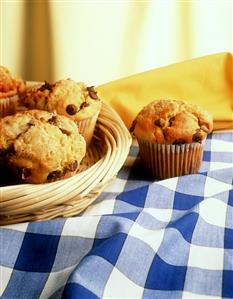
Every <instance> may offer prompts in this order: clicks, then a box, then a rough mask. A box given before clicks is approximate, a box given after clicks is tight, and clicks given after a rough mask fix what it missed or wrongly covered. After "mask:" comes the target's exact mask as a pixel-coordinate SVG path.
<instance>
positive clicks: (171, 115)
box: [130, 99, 213, 144]
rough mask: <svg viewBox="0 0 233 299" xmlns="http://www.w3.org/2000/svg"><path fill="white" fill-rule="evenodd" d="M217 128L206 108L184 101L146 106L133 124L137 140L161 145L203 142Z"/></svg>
mask: <svg viewBox="0 0 233 299" xmlns="http://www.w3.org/2000/svg"><path fill="white" fill-rule="evenodd" d="M212 129H213V119H212V116H211V115H210V114H209V113H208V112H207V111H205V110H204V109H203V108H201V107H199V106H197V105H193V104H190V103H187V102H185V101H180V100H169V99H168V100H166V99H161V100H157V101H153V102H152V103H150V104H149V105H147V106H146V107H144V108H143V109H142V110H141V111H140V113H139V114H138V115H137V117H136V118H135V120H134V121H133V123H132V126H131V128H130V131H131V132H132V133H133V134H134V135H135V137H136V138H139V139H143V140H147V141H149V142H151V143H159V144H183V143H192V142H200V143H201V142H202V140H203V139H205V138H206V135H207V134H208V133H210V132H211V131H212Z"/></svg>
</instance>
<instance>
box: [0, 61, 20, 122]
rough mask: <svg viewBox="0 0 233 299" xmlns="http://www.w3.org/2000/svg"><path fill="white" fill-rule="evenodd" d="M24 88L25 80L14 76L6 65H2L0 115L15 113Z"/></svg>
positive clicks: (0, 71) (0, 75)
mask: <svg viewBox="0 0 233 299" xmlns="http://www.w3.org/2000/svg"><path fill="white" fill-rule="evenodd" d="M24 90H25V84H24V81H23V80H22V79H20V78H16V77H13V76H12V75H11V73H10V71H9V70H8V69H7V68H6V67H4V66H0V117H3V116H6V115H9V114H14V112H15V107H16V105H17V101H18V96H19V94H20V93H22V92H23V91H24Z"/></svg>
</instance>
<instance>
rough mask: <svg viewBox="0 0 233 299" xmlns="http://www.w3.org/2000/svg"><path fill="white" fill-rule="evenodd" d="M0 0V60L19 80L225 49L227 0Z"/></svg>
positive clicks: (136, 68) (130, 67)
mask: <svg viewBox="0 0 233 299" xmlns="http://www.w3.org/2000/svg"><path fill="white" fill-rule="evenodd" d="M0 3H1V4H0V24H1V28H0V38H1V40H0V42H1V48H0V63H1V64H2V65H5V66H7V67H9V68H10V69H11V70H12V72H13V73H16V74H19V75H21V76H23V77H24V78H25V79H27V80H39V81H41V80H50V81H54V80H57V79H61V78H68V77H69V78H73V79H75V80H79V81H84V82H86V83H87V84H94V85H96V84H101V83H105V82H108V81H112V80H114V79H118V78H121V77H125V76H129V75H131V74H134V73H138V72H142V71H145V70H148V69H152V68H156V67H159V66H163V65H167V64H171V63H176V62H179V61H182V60H186V59H190V58H193V57H198V56H202V55H207V54H211V53H216V52H222V51H232V27H233V26H232V1H231V0H230V1H224V0H221V1H212V0H195V1H175V0H173V1H172V0H170V1H168V0H157V1H121V0H119V1H113V0H110V1H94V0H93V1H89V0H87V1H43V0H38V1H35V0H26V1H21V0H20V1H10V0H1V2H0Z"/></svg>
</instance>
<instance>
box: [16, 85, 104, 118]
mask: <svg viewBox="0 0 233 299" xmlns="http://www.w3.org/2000/svg"><path fill="white" fill-rule="evenodd" d="M20 105H21V106H25V107H26V108H27V109H39V110H46V111H49V112H54V111H55V112H57V113H58V114H60V115H65V116H67V117H69V118H71V119H73V120H74V121H80V120H82V119H86V118H89V117H92V116H93V115H94V114H96V113H97V112H98V111H99V110H100V108H101V100H100V99H99V98H98V95H97V92H96V91H95V89H94V87H93V86H91V87H87V86H86V85H85V84H84V83H83V82H75V81H73V80H71V79H67V80H60V81H57V82H55V83H54V84H49V83H48V82H45V83H44V84H43V85H39V86H38V85H36V86H35V87H32V88H29V89H28V90H27V91H26V92H25V93H24V95H23V96H22V97H21V99H20Z"/></svg>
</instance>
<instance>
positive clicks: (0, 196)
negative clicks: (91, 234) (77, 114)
mask: <svg viewBox="0 0 233 299" xmlns="http://www.w3.org/2000/svg"><path fill="white" fill-rule="evenodd" d="M131 142H132V140H131V136H130V134H129V132H128V130H127V128H126V127H125V125H124V123H123V121H122V120H121V118H120V117H119V115H118V114H117V113H116V112H115V111H114V110H113V109H112V108H111V107H110V106H109V105H107V104H105V103H103V105H102V109H101V112H100V114H99V117H98V120H97V124H96V130H95V135H94V138H93V141H92V143H91V145H90V146H89V148H88V151H87V153H86V156H85V158H84V159H83V161H82V164H81V167H80V170H79V172H78V173H77V174H76V175H74V176H73V177H71V178H69V179H64V180H60V181H56V182H53V183H47V184H37V185H36V184H19V185H9V186H4V187H0V225H6V224H13V223H20V222H28V221H37V220H49V219H54V218H58V217H70V216H73V215H77V214H79V213H81V212H82V211H83V210H85V209H86V208H87V207H88V206H89V205H90V204H91V203H92V202H93V201H94V200H95V199H96V198H97V197H98V195H99V194H100V193H101V192H102V191H103V189H104V188H105V187H106V185H107V184H108V183H109V182H110V181H111V180H112V179H113V178H114V177H115V176H116V174H117V173H118V171H119V170H120V168H121V167H122V165H123V164H124V161H125V160H126V158H127V156H128V153H129V149H130V145H131Z"/></svg>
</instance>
